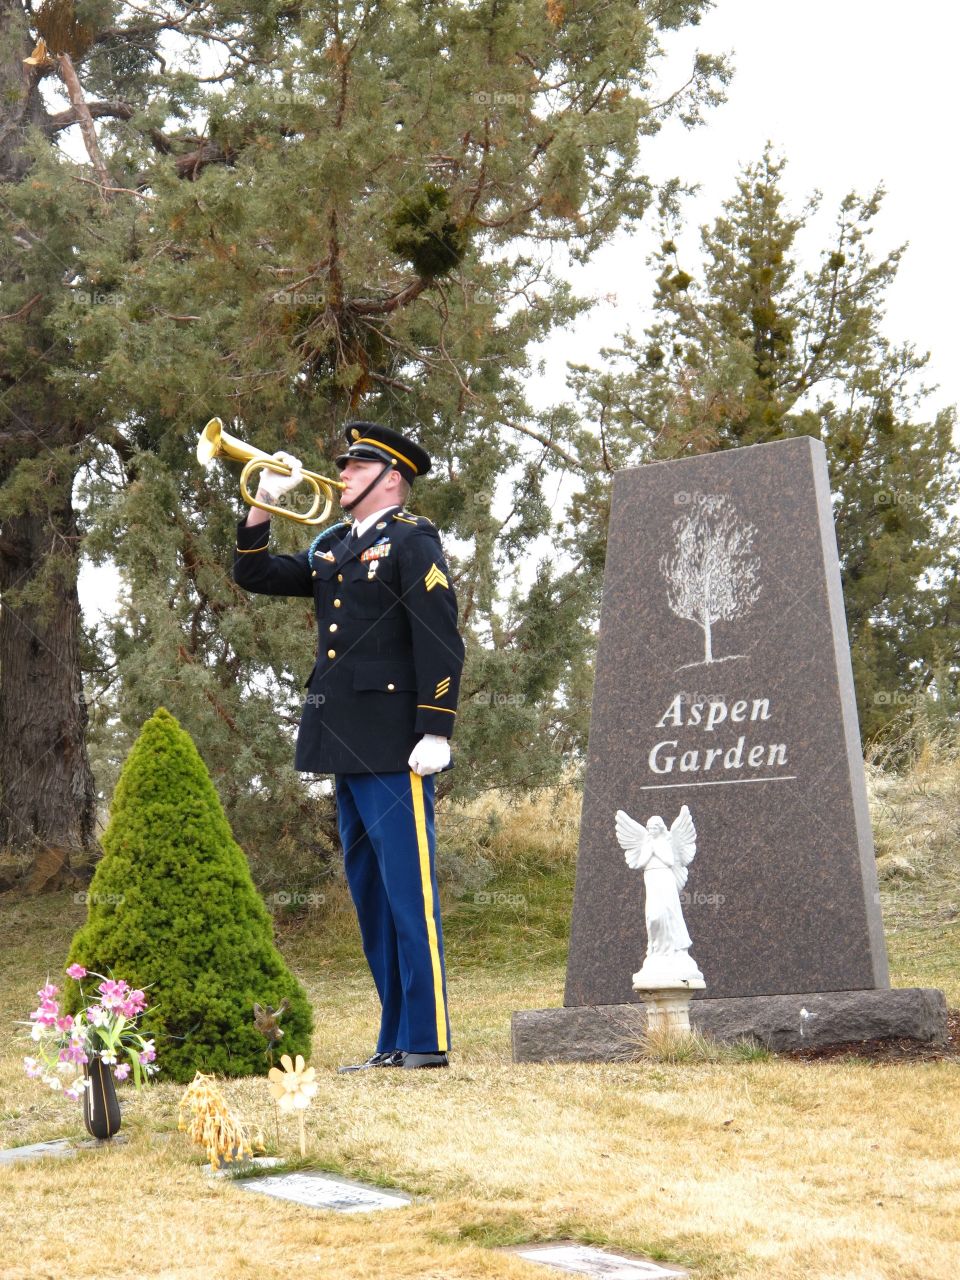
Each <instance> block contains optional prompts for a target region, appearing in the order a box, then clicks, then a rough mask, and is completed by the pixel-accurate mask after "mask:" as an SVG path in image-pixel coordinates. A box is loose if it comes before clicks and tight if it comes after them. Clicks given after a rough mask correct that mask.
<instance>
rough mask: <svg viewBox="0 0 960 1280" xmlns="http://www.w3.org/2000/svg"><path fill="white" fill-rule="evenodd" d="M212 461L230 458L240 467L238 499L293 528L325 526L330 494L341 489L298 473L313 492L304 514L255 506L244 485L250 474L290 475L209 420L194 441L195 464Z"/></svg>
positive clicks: (276, 461)
mask: <svg viewBox="0 0 960 1280" xmlns="http://www.w3.org/2000/svg"><path fill="white" fill-rule="evenodd" d="M214 458H233V459H234V460H235V461H237V462H242V463H243V464H244V467H243V470H242V471H241V472H240V497H241V498H243V500H244V502H245V503H246V504H247V505H248V506H250V507H259V508H260V510H261V511H269V512H270V514H271V515H272V516H283V518H284V519H285V520H296V522H297V524H326V522H327V520H329V518H330V512H331V511H332V510H333V503H334V498H335V495H334V490H335V489H342V488H344V484H343V481H342V480H330V479H329V478H328V477H327V476H321V475H318V474H317V473H316V472H315V471H302V472H301V473H300V474H301V475H302V476H303V478H304V480H306V482H307V484H309V485H310V487H311V488H312V489H313V502H312V503H311V504H310V510H309V511H307V512H306V514H304V515H300V514H299V513H298V512H296V511H285V510H284V509H283V507H274V506H271V505H270V503H269V502H258V500H257V499H256V498H255V497H254V496H253V494H251V492H250V490H249V488H248V487H247V481H248V480H249V478H250V477H251V476H252V475H253V473H254V472H255V471H258V470H259V469H260V468H261V467H267V468H269V470H271V471H277V472H279V473H280V475H282V476H288V475H290V474H291V468H290V467H288V466H287V464H286V463H285V462H281V461H280V460H279V459H278V458H275V457H274V456H273V455H272V454H270V453H264V451H263V450H262V449H256V448H254V446H253V445H252V444H244V442H243V441H242V440H238V439H237V437H236V436H231V435H228V434H227V432H226V431H224V429H223V423H222V422H221V421H220V419H219V418H211V419H210V421H209V422H208V423H207V425H206V426H205V427H204V428H203V430H202V431H201V433H200V439H199V440H198V441H197V461H198V462H199V463H201V464H202V465H203V466H205V467H206V466H209V464H210V463H211V462H212V461H213V459H214ZM321 503H322V504H323V508H322V510H321Z"/></svg>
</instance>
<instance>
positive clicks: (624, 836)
mask: <svg viewBox="0 0 960 1280" xmlns="http://www.w3.org/2000/svg"><path fill="white" fill-rule="evenodd" d="M617 840H619V842H620V848H621V849H622V850H623V852H624V854H625V856H626V859H627V866H628V867H631V868H632V869H633V870H634V871H639V870H640V868H641V867H643V866H644V865H645V864H646V861H647V858H648V856H649V849H650V832H649V831H648V830H647V828H646V827H645V826H644V825H643V823H642V822H637V821H636V820H635V819H634V818H631V817H630V815H629V813H624V811H623V810H622V809H618V810H617Z"/></svg>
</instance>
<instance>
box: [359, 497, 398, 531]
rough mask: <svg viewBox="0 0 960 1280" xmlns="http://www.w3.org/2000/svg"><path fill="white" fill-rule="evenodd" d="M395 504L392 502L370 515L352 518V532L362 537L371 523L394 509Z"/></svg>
mask: <svg viewBox="0 0 960 1280" xmlns="http://www.w3.org/2000/svg"><path fill="white" fill-rule="evenodd" d="M396 510H397V504H396V503H395V502H394V503H393V504H392V506H389V507H384V508H383V509H382V510H381V511H374V513H373V515H371V516H364V518H363V519H362V520H354V522H353V532H354V534H355V535H356V536H357V537H358V538H362V537H363V535H364V534H365V533H366V532H367V530H368V529H369V528H370V526H371V525H372V524H375V523H376V522H377V521H378V520H380V519H382V518H383V517H384V516H385V515H386V514H387V512H388V511H396Z"/></svg>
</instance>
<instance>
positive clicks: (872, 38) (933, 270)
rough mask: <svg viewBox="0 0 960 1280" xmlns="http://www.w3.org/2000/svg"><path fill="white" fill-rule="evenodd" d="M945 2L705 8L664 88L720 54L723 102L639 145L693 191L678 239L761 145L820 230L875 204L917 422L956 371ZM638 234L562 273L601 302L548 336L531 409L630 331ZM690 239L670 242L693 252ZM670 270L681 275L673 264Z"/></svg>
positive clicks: (847, 0) (643, 239)
mask: <svg viewBox="0 0 960 1280" xmlns="http://www.w3.org/2000/svg"><path fill="white" fill-rule="evenodd" d="M958 46H960V4H958V3H957V0H917V2H916V3H914V4H913V5H909V6H907V5H903V4H901V3H897V4H894V3H892V0H832V3H831V2H829V0H718V2H717V4H716V5H715V7H714V9H713V11H712V12H711V13H710V14H709V16H708V17H707V18H706V19H705V20H704V21H703V22H702V23H701V24H700V26H699V27H696V28H691V29H689V30H687V31H683V32H679V33H676V34H675V35H674V36H671V45H670V47H671V50H675V52H674V53H672V55H671V66H672V67H673V66H675V67H676V76H675V80H674V83H681V82H682V80H683V78H684V71H683V68H684V67H685V66H686V65H687V64H688V63H689V62H690V60H691V59H692V57H693V54H694V52H695V51H696V50H697V49H701V50H703V51H704V52H708V53H719V52H727V51H729V52H730V53H731V55H732V60H733V63H734V66H735V75H734V78H733V81H732V82H731V84H730V86H729V88H728V93H727V96H728V100H727V102H726V103H725V104H724V105H723V106H722V107H719V108H717V109H715V110H714V111H712V112H710V114H709V116H708V123H707V124H706V125H705V126H703V127H702V128H699V129H695V130H685V129H683V128H682V127H681V126H679V125H670V126H668V127H667V128H665V129H664V130H663V132H662V133H661V134H660V136H659V137H658V138H657V139H655V140H654V141H653V142H652V143H651V144H650V146H649V149H648V151H647V153H646V155H647V162H648V165H649V170H650V172H651V174H652V175H653V176H654V177H655V178H659V179H663V178H666V177H669V176H670V175H671V174H676V175H678V176H679V177H681V178H682V179H683V180H684V181H686V182H690V183H698V184H699V185H700V192H699V194H698V196H697V197H696V199H695V200H693V201H691V202H690V203H689V205H688V212H689V217H690V220H691V223H692V225H693V226H699V224H701V223H703V222H710V221H712V219H713V217H714V216H715V215H716V213H717V212H718V211H719V208H720V204H721V202H722V201H723V200H724V199H726V198H727V197H728V196H730V195H731V194H732V192H733V190H734V185H735V180H736V175H737V172H738V171H739V169H740V167H741V166H742V165H743V164H745V163H749V162H751V161H753V160H756V159H758V158H759V156H760V154H761V152H762V151H763V147H764V144H765V143H766V142H767V140H768V139H769V140H770V141H771V142H772V143H773V144H774V146H775V148H776V149H777V151H778V152H779V153H780V154H782V155H784V156H785V157H786V159H787V161H788V168H787V172H786V174H785V179H784V183H785V187H786V189H787V192H788V195H789V197H790V198H791V202H792V203H793V204H794V205H795V206H797V207H798V206H800V205H801V204H802V202H803V200H804V198H805V197H806V196H807V195H808V194H809V193H810V192H812V191H813V190H814V189H815V188H819V190H821V191H822V192H823V220H824V223H829V222H830V221H831V220H832V214H833V210H834V209H835V208H836V206H837V205H838V204H839V202H840V200H841V199H842V197H843V196H844V195H845V194H846V193H847V192H848V191H849V190H850V189H851V188H853V189H856V190H857V191H859V192H861V193H863V194H866V193H868V192H870V191H872V190H873V189H874V188H875V187H876V186H877V185H878V184H882V185H883V186H884V187H885V188H886V191H887V196H886V199H885V200H884V203H883V206H882V212H881V214H880V215H879V217H878V218H877V219H876V220H875V227H876V230H875V232H874V235H873V251H874V252H875V253H876V255H877V256H878V257H880V256H882V255H883V254H884V253H886V252H887V251H889V250H890V249H891V248H894V247H895V246H897V245H899V244H902V243H904V242H907V241H908V242H909V249H908V251H907V253H906V255H905V257H904V260H903V262H902V265H901V267H900V272H899V275H898V278H897V281H896V283H895V285H894V286H893V288H892V289H891V291H890V294H889V307H888V315H887V322H886V335H887V337H888V338H890V339H891V340H893V341H901V340H904V339H907V340H909V341H911V342H913V343H914V344H915V345H916V346H917V348H918V349H919V350H921V351H929V352H930V353H931V361H930V365H929V366H928V374H929V376H928V378H927V381H928V382H935V383H937V384H939V387H940V390H939V392H937V393H936V394H935V395H934V397H933V398H932V400H931V401H930V406H931V409H932V408H933V407H940V406H941V405H944V404H956V403H957V402H958V400H960V369H958V360H957V338H958V323H957V319H956V317H957V314H958V292H960V265H958V256H957V249H956V246H955V244H954V240H955V238H956V237H957V234H958V227H957V223H958V208H960V205H958V199H957V187H958V178H957V162H956V159H951V156H954V157H955V155H956V152H955V150H954V148H955V146H956V141H955V137H956V129H957V117H958V111H957V96H958V93H957V72H956V58H957V49H958ZM652 241H653V226H652V222H651V225H650V226H649V227H648V228H647V230H646V231H645V232H644V231H641V232H640V233H638V234H637V235H634V236H633V237H627V236H620V237H617V238H616V239H615V240H614V241H612V242H611V243H610V244H609V245H607V246H606V247H605V248H604V249H603V250H602V251H601V252H600V253H599V254H598V255H597V256H596V258H595V259H594V261H593V262H592V263H591V264H590V265H589V266H588V267H586V268H577V269H576V270H575V271H574V272H571V273H570V274H571V278H572V279H573V280H574V281H575V283H576V285H577V288H578V289H579V290H580V291H581V292H595V293H596V294H599V295H601V296H602V295H607V294H615V295H616V298H617V301H616V304H615V305H610V304H605V305H603V306H602V307H599V308H595V309H594V311H593V312H592V313H591V314H590V315H589V316H588V317H586V318H585V319H584V320H582V321H581V322H580V324H579V326H578V327H577V328H575V329H574V330H573V331H572V333H565V334H563V335H557V336H555V337H554V338H553V339H551V341H550V343H549V344H548V346H549V351H548V379H547V381H546V382H545V383H544V384H541V386H540V387H539V389H538V392H539V393H538V395H537V401H538V403H541V402H543V401H545V400H550V399H551V398H554V399H555V398H562V387H563V366H564V362H565V361H566V360H577V361H589V359H590V356H591V354H592V353H594V352H596V351H597V350H598V349H599V347H600V346H602V345H604V343H606V342H608V341H609V340H610V339H611V338H612V337H613V336H614V334H615V333H616V332H618V331H620V330H623V329H625V328H626V327H627V325H628V324H630V325H631V326H632V327H633V328H634V330H635V331H636V332H638V333H639V332H640V331H642V329H643V327H644V317H645V313H646V308H647V307H648V305H649V300H650V293H651V288H650V285H651V272H650V270H649V268H648V267H647V266H646V265H645V262H644V258H645V255H646V253H647V252H648V251H649V249H650V247H651V244H652ZM697 241H698V236H692V237H690V238H689V239H688V240H687V241H686V242H682V247H684V248H685V247H687V246H689V247H690V248H695V247H696V243H697ZM684 265H686V266H688V269H690V268H689V263H685V264H684Z"/></svg>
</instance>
